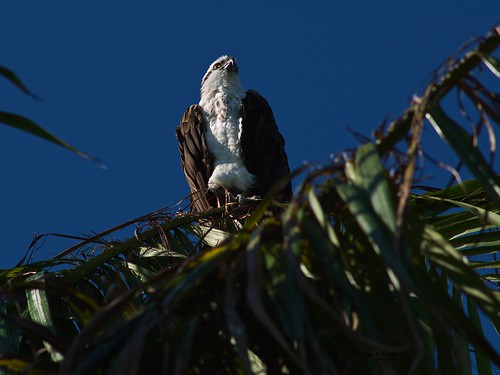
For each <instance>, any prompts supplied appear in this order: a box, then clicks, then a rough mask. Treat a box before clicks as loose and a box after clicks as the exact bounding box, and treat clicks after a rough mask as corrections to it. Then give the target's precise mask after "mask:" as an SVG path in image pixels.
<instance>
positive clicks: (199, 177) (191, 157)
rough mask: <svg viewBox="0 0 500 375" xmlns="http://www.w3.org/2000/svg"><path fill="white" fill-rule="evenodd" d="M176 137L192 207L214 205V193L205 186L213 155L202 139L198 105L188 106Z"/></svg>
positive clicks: (196, 208)
mask: <svg viewBox="0 0 500 375" xmlns="http://www.w3.org/2000/svg"><path fill="white" fill-rule="evenodd" d="M175 133H176V136H177V140H178V141H179V151H180V153H181V161H182V169H183V170H184V174H185V175H186V180H187V182H188V184H189V189H190V190H191V196H190V199H191V207H192V209H193V211H197V212H200V211H206V210H210V209H212V208H214V207H216V202H217V200H216V196H215V194H214V193H213V192H212V191H211V190H209V189H208V179H209V177H210V176H211V175H212V172H213V158H212V155H211V154H210V152H209V151H208V147H207V144H206V140H205V122H204V119H203V115H202V112H201V107H200V106H199V105H196V104H195V105H192V106H190V107H189V108H188V109H187V110H186V112H185V113H184V115H183V116H182V119H181V123H180V125H179V126H178V127H177V129H176V130H175Z"/></svg>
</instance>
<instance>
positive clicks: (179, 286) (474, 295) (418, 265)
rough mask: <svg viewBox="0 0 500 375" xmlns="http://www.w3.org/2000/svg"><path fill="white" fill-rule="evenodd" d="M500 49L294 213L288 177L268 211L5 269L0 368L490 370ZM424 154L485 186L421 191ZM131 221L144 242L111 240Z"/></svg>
mask: <svg viewBox="0 0 500 375" xmlns="http://www.w3.org/2000/svg"><path fill="white" fill-rule="evenodd" d="M499 44H500V28H495V29H494V30H492V32H491V33H490V34H488V35H487V36H486V37H484V38H482V39H478V40H477V41H476V42H475V43H474V44H473V45H469V46H468V47H467V49H466V50H463V51H461V52H460V53H458V54H457V56H455V57H454V58H452V59H450V60H449V61H448V62H447V64H446V65H445V66H443V68H442V69H441V70H440V71H439V72H437V73H436V75H435V78H434V79H433V81H432V82H430V83H429V84H428V85H427V87H426V88H425V90H424V92H423V93H422V94H421V95H420V96H415V97H414V99H413V101H412V103H411V104H410V106H409V108H408V109H407V111H405V113H404V114H403V116H402V117H401V118H399V119H397V120H395V121H393V122H391V123H390V124H389V125H388V126H387V130H386V129H385V127H384V128H382V129H379V130H377V131H376V132H375V133H374V139H373V140H365V142H363V144H362V145H361V146H360V147H359V148H357V149H356V150H354V151H352V152H345V153H342V154H340V155H339V157H337V158H335V159H333V160H332V161H331V162H330V163H329V164H328V165H324V166H322V167H314V168H313V167H311V168H310V169H308V170H307V173H306V175H305V177H304V178H303V180H302V182H301V184H300V185H299V186H298V187H297V188H296V190H295V193H294V198H293V199H292V201H291V202H290V203H289V204H280V203H277V202H273V201H272V199H271V198H269V197H272V196H274V192H277V191H279V189H281V188H282V187H283V186H284V185H285V184H287V183H288V182H287V181H282V182H281V186H280V184H278V185H277V186H276V187H275V188H274V191H271V192H270V194H269V195H268V197H267V198H265V199H264V200H263V201H261V202H260V203H258V204H253V205H241V206H239V205H229V206H227V207H222V208H219V209H214V210H211V211H205V212H197V213H189V212H188V211H187V210H185V209H179V208H178V207H177V208H166V209H163V210H159V211H157V212H154V213H151V214H149V215H146V216H144V217H141V218H138V219H137V220H134V221H131V222H127V223H124V224H122V225H120V226H118V227H116V228H112V229H111V230H109V231H107V232H105V233H102V234H98V235H95V236H93V237H92V238H86V239H82V241H80V242H79V243H77V244H75V245H74V246H73V247H71V248H70V249H67V250H66V251H64V252H62V253H61V254H59V255H58V256H56V257H54V258H53V259H50V260H47V261H44V262H29V261H23V262H21V263H20V264H19V265H18V266H17V267H14V268H12V269H6V270H2V271H0V280H1V282H0V285H1V287H0V297H1V299H0V353H1V354H0V368H1V369H2V371H3V372H4V373H33V374H53V373H61V374H99V373H110V374H125V373H126V374H139V373H140V374H146V373H147V374H160V373H164V374H185V373H188V374H252V373H255V374H264V373H268V374H279V373H290V374H346V373H349V374H471V373H473V371H474V372H475V373H479V374H491V373H492V371H493V369H494V368H495V366H498V365H499V359H498V358H499V357H498V353H497V349H498V348H495V347H494V345H493V344H492V343H491V342H489V341H488V340H487V339H486V338H485V335H484V331H485V330H489V331H491V330H493V329H498V327H499V326H500V298H499V291H498V283H499V281H500V276H499V274H498V267H499V265H500V264H499V261H498V260H497V254H498V252H499V246H500V233H499V231H498V228H499V227H500V211H499V208H500V198H499V193H500V188H499V176H498V175H497V174H496V173H495V171H494V168H493V163H492V162H493V160H494V157H493V155H494V152H495V130H496V128H495V127H498V125H500V99H499V96H498V94H496V93H494V92H493V91H492V89H491V88H490V86H491V85H494V84H497V83H498V81H495V79H496V78H497V77H499V76H500V62H499V61H498V60H497V59H496V58H495V57H494V55H493V53H494V51H495V49H496V48H497V46H498V45H499ZM452 94H453V95H452ZM454 94H458V95H457V96H454ZM450 98H451V99H454V98H458V101H455V100H450ZM457 102H458V103H457ZM471 123H472V124H473V127H472V128H471V127H470V126H469V124H471ZM466 129H469V130H468V131H467V130H466ZM470 129H472V132H471V130H470ZM424 131H426V132H429V131H435V132H436V133H437V134H438V136H439V137H441V138H442V139H443V141H444V142H443V149H444V148H446V147H449V149H451V150H452V151H453V152H454V154H455V155H456V159H457V166H456V167H455V168H452V167H451V166H445V165H443V164H442V163H439V162H437V160H436V157H437V158H439V155H437V156H434V157H433V156H432V155H428V153H427V151H426V150H425V149H424V147H423V146H422V135H423V132H424ZM484 144H487V147H489V151H490V156H489V159H490V160H491V162H490V161H488V160H487V159H488V156H485V150H487V149H488V148H485V147H484V146H480V145H484ZM446 145H447V146H446ZM402 150H403V151H402ZM422 158H426V159H427V160H430V161H431V162H432V161H434V162H436V163H437V164H439V165H440V166H443V167H444V168H445V169H443V170H448V171H451V172H452V175H454V176H455V178H456V179H457V178H460V175H465V176H466V175H469V176H471V177H472V179H468V180H466V181H464V182H462V181H461V180H458V183H453V184H451V183H450V184H449V185H448V186H445V187H444V188H431V187H426V186H417V183H418V184H421V183H422V181H417V180H416V178H417V176H418V175H419V174H421V172H422V171H421V170H420V169H421V166H420V164H421V163H419V160H421V159H422ZM461 169H464V170H463V171H462V170H461ZM465 169H466V170H465ZM459 172H460V173H459ZM445 173H447V172H445ZM221 216H222V217H223V220H225V222H226V223H232V225H224V226H221V225H218V224H219V223H217V222H216V220H217V218H219V217H221ZM130 226H136V228H137V229H136V232H135V236H134V237H132V238H130V239H128V240H124V241H116V242H109V241H106V240H105V238H107V237H108V236H109V234H111V233H113V232H115V231H118V230H120V229H123V228H126V227H130ZM216 228H230V229H227V230H222V229H216ZM34 246H35V244H34Z"/></svg>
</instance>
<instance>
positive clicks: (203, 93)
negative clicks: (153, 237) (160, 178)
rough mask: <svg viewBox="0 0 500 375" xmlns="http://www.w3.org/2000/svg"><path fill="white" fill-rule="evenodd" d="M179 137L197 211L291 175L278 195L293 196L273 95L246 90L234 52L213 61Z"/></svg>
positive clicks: (260, 191)
mask: <svg viewBox="0 0 500 375" xmlns="http://www.w3.org/2000/svg"><path fill="white" fill-rule="evenodd" d="M176 137H177V140H178V145H179V152H180V155H181V162H182V168H183V171H184V174H185V176H186V180H187V182H188V185H189V188H190V192H191V194H190V204H191V209H192V210H193V211H196V212H202V211H207V210H210V209H212V208H216V207H220V206H221V205H222V203H221V202H227V197H228V196H229V197H231V199H232V201H235V199H234V198H235V197H237V201H238V202H246V201H248V199H256V200H258V199H259V198H263V197H265V196H266V195H267V194H268V193H269V191H270V190H271V188H273V186H274V185H275V184H277V183H278V181H286V180H287V178H288V181H286V182H285V183H284V185H282V186H283V187H282V188H281V189H280V190H279V191H278V193H277V194H276V196H275V197H274V198H275V199H278V200H280V201H282V202H289V201H290V199H291V197H292V185H291V181H290V167H289V164H288V157H287V154H286V152H285V140H284V138H283V135H282V134H281V133H280V131H279V130H278V126H277V124H276V120H275V118H274V114H273V111H272V109H271V107H270V106H269V103H268V102H267V100H266V99H264V97H263V96H262V95H260V94H259V93H258V92H257V91H255V90H244V89H243V86H242V84H241V81H240V77H239V68H238V64H237V62H236V59H235V58H234V57H231V56H228V55H223V56H220V57H219V58H218V59H216V60H215V61H214V62H213V63H212V64H210V66H209V68H208V70H207V71H206V73H205V75H204V76H203V79H202V81H201V90H200V101H199V103H198V104H193V105H191V106H189V107H188V108H187V110H186V111H185V112H184V115H183V116H182V118H181V122H180V124H179V126H178V127H177V128H176Z"/></svg>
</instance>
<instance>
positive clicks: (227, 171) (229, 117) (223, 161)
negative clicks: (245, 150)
mask: <svg viewBox="0 0 500 375" xmlns="http://www.w3.org/2000/svg"><path fill="white" fill-rule="evenodd" d="M238 83H239V80H238ZM244 97H245V91H244V90H243V88H242V87H241V85H239V87H238V85H236V87H234V85H231V86H230V87H227V86H226V87H219V89H217V90H213V91H211V92H209V93H207V94H206V95H202V99H201V100H200V105H201V107H202V108H203V111H204V117H205V123H206V125H207V128H206V141H207V146H208V149H209V151H210V152H211V153H212V155H213V156H214V171H213V173H212V176H210V179H209V180H208V187H209V188H210V189H214V190H215V189H218V188H225V189H227V190H230V191H234V192H238V193H244V192H245V191H246V190H248V189H249V188H250V187H251V186H252V185H253V184H254V183H255V176H254V175H252V174H251V173H250V172H248V170H247V168H246V167H245V164H244V162H243V159H242V154H241V144H240V137H241V131H242V124H241V105H242V100H243V98H244Z"/></svg>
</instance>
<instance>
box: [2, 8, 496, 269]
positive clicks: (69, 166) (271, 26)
mask: <svg viewBox="0 0 500 375" xmlns="http://www.w3.org/2000/svg"><path fill="white" fill-rule="evenodd" d="M178 4H179V5H174V4H173V2H171V3H169V2H166V1H154V0H152V1H141V2H139V1H126V0H120V1H118V0H109V1H80V2H76V1H72V2H69V1H66V2H63V1H44V2H41V1H7V0H4V1H2V2H1V3H0V14H2V22H1V23H0V35H2V40H1V42H0V48H1V52H2V53H1V54H0V56H1V60H0V65H4V66H6V67H9V68H11V69H13V70H14V71H15V72H16V73H17V74H18V75H19V76H20V77H21V78H22V80H23V81H24V82H25V83H26V84H27V85H28V87H29V88H30V89H31V90H32V91H34V92H35V93H36V94H37V95H39V96H40V97H42V98H43V100H42V101H35V100H33V99H32V98H30V97H27V96H25V95H23V94H22V93H21V92H19V91H18V90H16V89H15V88H13V87H12V86H11V85H9V84H8V83H7V81H5V80H3V79H1V80H0V88H1V89H0V110H3V111H8V112H13V113H19V114H22V115H24V116H27V117H28V118H30V119H32V120H34V121H36V122H37V123H39V124H40V125H42V126H44V127H45V128H46V129H48V130H49V131H51V132H53V133H54V134H56V135H57V136H59V137H61V138H63V139H64V140H66V141H67V142H69V143H71V144H73V145H75V146H76V147H78V148H80V149H82V150H84V151H86V152H89V153H91V154H92V155H94V156H96V157H98V158H100V159H102V161H103V163H104V164H106V165H107V167H108V169H107V170H102V169H100V168H98V167H97V166H96V165H95V164H93V163H91V162H88V161H86V160H83V159H81V158H79V157H77V156H76V155H74V154H72V153H70V152H68V151H66V150H64V149H62V148H59V147H57V146H53V145H51V144H49V143H47V142H44V141H42V140H40V139H38V138H35V137H32V136H30V135H27V134H25V133H22V132H19V131H17V130H15V129H11V128H8V127H6V126H0V132H1V135H0V150H1V151H0V153H1V164H0V168H1V171H2V188H1V190H2V194H1V196H2V198H0V200H1V207H2V209H1V210H0V231H1V235H2V248H3V251H2V252H1V253H0V268H6V267H11V266H13V265H15V263H16V262H17V261H18V260H19V259H21V257H22V256H23V255H24V253H25V252H26V250H27V248H28V246H29V244H30V242H31V240H32V238H33V234H34V233H37V234H42V233H47V232H50V233H65V234H69V235H82V234H83V235H88V234H91V233H94V232H96V233H98V232H101V231H103V230H106V229H108V228H110V227H113V226H115V225H117V224H120V223H122V222H125V221H127V220H129V219H133V218H135V217H138V216H141V215H143V214H146V213H148V212H150V211H153V210H155V209H158V208H161V207H164V206H167V205H172V204H175V203H177V202H178V201H179V200H181V199H182V198H183V197H185V196H186V195H187V194H188V187H187V184H186V182H185V179H184V176H183V173H182V170H181V167H180V159H179V154H178V150H177V143H176V139H175V135H174V129H175V127H176V126H177V124H178V122H179V119H180V117H181V116H182V113H183V112H184V110H185V109H186V108H187V107H188V106H189V105H190V104H192V103H196V102H198V100H199V86H200V81H201V78H202V76H203V74H204V73H205V71H206V69H207V67H208V65H209V64H210V63H211V62H212V61H213V60H214V59H215V58H217V57H218V56H220V55H221V54H230V55H233V56H235V57H236V58H237V59H238V62H239V67H240V77H241V80H242V83H243V85H244V87H246V88H253V89H256V90H258V91H259V92H260V93H261V94H263V95H264V96H265V97H266V98H267V99H268V101H269V103H270V104H271V106H272V108H273V110H274V113H275V117H276V119H277V121H278V125H279V127H280V130H281V132H282V133H283V135H284V137H285V139H286V142H287V143H286V150H287V153H288V157H289V162H290V166H291V167H292V169H293V168H296V167H298V166H300V165H301V164H302V163H303V162H304V161H308V162H313V163H326V162H328V160H329V157H330V155H331V154H334V153H338V152H340V151H341V150H343V149H345V148H349V147H355V146H357V145H358V142H357V141H356V139H355V138H354V137H353V136H352V134H351V133H350V132H349V131H348V130H347V129H348V128H352V129H354V130H356V131H359V132H361V133H364V134H367V135H368V134H369V133H370V131H371V130H372V129H374V128H376V127H377V126H378V125H379V123H380V121H381V120H382V119H383V118H384V116H386V115H387V116H389V118H393V117H396V116H398V115H399V114H400V113H401V112H402V110H403V109H404V108H405V107H406V105H407V104H408V102H409V99H410V98H411V96H412V95H413V94H414V93H415V92H418V91H419V90H421V89H422V87H423V85H424V84H425V82H427V80H428V79H429V78H430V77H431V74H432V72H433V71H434V69H435V68H437V67H438V66H439V65H440V64H441V63H443V62H444V60H445V59H446V58H447V57H448V56H450V55H451V54H452V53H453V52H455V51H456V50H457V49H458V48H459V47H460V46H461V45H462V44H463V43H464V42H465V41H468V40H469V39H470V38H471V37H472V36H474V35H483V34H484V33H485V32H487V31H488V30H489V29H490V28H491V26H492V25H493V24H494V23H495V22H497V21H498V20H499V18H500V3H499V2H498V0H491V1H484V0H481V1H462V0H459V1H451V0H446V1H435V0H433V1H431V0H423V1H418V2H415V1H411V2H410V1H394V0H390V1H384V2H369V1H365V2H360V1H352V2H332V1H317V2H315V3H313V2H307V4H309V5H306V2H298V1H286V2H285V1H253V2H241V3H240V2H235V1H217V2H207V1H203V2H202V1H192V2H178ZM310 4H314V5H310ZM432 147H434V148H435V151H436V152H437V153H439V149H440V147H442V145H441V144H439V143H436V144H433V145H432ZM434 155H436V154H434ZM72 243H73V242H72V241H68V240H60V239H56V238H49V239H48V240H47V241H46V243H45V245H44V246H43V247H42V248H40V249H39V250H37V252H36V254H35V259H44V258H47V257H50V256H53V255H55V254H57V253H59V252H60V251H62V250H64V249H65V247H67V246H69V245H70V244H72Z"/></svg>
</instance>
